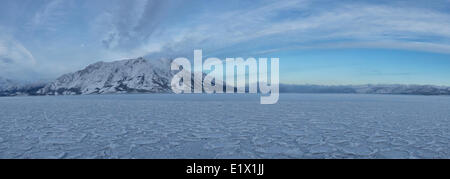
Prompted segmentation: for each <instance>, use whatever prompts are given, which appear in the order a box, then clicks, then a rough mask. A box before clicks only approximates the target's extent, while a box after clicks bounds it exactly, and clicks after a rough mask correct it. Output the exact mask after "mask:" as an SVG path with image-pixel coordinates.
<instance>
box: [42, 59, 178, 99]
mask: <svg viewBox="0 0 450 179" xmlns="http://www.w3.org/2000/svg"><path fill="white" fill-rule="evenodd" d="M171 78H172V73H171V72H170V63H169V60H164V59H162V60H147V59H144V58H142V57H140V58H136V59H126V60H120V61H114V62H97V63H94V64H91V65H88V66H87V67H86V68H84V69H83V70H80V71H77V72H74V73H69V74H65V75H63V76H61V77H59V78H58V79H56V81H54V82H52V83H50V84H48V85H46V86H45V87H44V88H43V89H42V90H40V91H39V93H40V94H43V95H64V94H104V93H134V92H146V93H159V92H170V91H171V90H170V86H169V85H170V79H171Z"/></svg>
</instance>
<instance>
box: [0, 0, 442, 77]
mask: <svg viewBox="0 0 450 179" xmlns="http://www.w3.org/2000/svg"><path fill="white" fill-rule="evenodd" d="M355 48H365V49H396V50H407V51H413V52H426V53H437V54H444V55H450V1H448V0H436V1H432V2H428V1H421V0H413V1H406V0H397V1H388V0H382V1H377V2H376V3H375V2H373V1H368V0H367V1H364V0H361V1H354V0H343V1H332V0H317V1H313V0H281V1H268V0H263V1H239V0H231V1H226V2H225V1H220V2H219V1H206V0H197V1H183V0H171V1H159V0H129V1H128V0H127V1H123V0H82V1H75V0H21V1H15V0H2V6H1V7H0V67H2V69H4V70H2V71H1V72H0V76H5V77H9V78H21V79H29V78H54V77H56V76H58V75H61V74H63V73H67V72H71V71H74V70H78V69H80V68H82V67H84V66H86V65H88V64H90V63H93V62H96V61H100V60H104V61H112V60H119V59H125V58H135V57H140V56H146V57H149V58H161V57H163V58H175V57H179V56H189V55H192V52H193V49H203V51H204V54H206V55H207V56H219V57H227V56H229V57H235V56H260V55H270V54H279V53H280V52H283V51H295V50H310V49H313V50H316V49H355ZM394 60H395V59H394ZM432 60H433V59H430V61H432ZM449 60H450V59H449ZM287 63H288V62H287ZM412 63H413V62H412Z"/></svg>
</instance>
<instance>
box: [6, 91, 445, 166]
mask: <svg viewBox="0 0 450 179" xmlns="http://www.w3.org/2000/svg"><path fill="white" fill-rule="evenodd" d="M0 111H1V116H0V158H450V97H448V96H396V95H342V94H281V96H280V101H279V103H278V104H276V105H261V104H259V97H258V96H256V95H175V94H140V95H91V96H56V97H55V96H53V97H51V96H46V97H4V98H0Z"/></svg>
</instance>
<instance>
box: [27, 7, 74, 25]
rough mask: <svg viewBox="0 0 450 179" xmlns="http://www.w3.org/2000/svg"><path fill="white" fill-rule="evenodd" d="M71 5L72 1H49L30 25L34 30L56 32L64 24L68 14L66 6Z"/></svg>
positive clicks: (35, 15)
mask: <svg viewBox="0 0 450 179" xmlns="http://www.w3.org/2000/svg"><path fill="white" fill-rule="evenodd" d="M69 3H70V0H49V1H47V3H43V6H42V8H40V10H38V11H37V12H36V13H35V14H34V15H33V17H32V18H31V20H30V21H29V23H28V25H29V26H30V27H31V28H32V29H34V30H36V29H45V30H49V31H55V30H56V29H57V27H58V26H59V25H61V24H63V22H64V16H65V15H66V13H67V12H66V11H67V9H66V6H65V5H67V4H69Z"/></svg>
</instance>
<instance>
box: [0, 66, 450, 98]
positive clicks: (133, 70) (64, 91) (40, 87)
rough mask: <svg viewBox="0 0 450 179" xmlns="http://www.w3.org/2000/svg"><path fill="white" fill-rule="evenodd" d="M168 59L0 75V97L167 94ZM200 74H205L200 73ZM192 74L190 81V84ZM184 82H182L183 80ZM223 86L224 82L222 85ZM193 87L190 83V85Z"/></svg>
mask: <svg viewBox="0 0 450 179" xmlns="http://www.w3.org/2000/svg"><path fill="white" fill-rule="evenodd" d="M171 62H172V60H169V59H160V60H146V59H144V58H137V59H128V60H121V61H115V62H97V63H94V64H92V65H89V66H87V67H86V68H85V69H83V70H80V71H77V72H74V73H69V74H65V75H63V76H61V77H59V78H58V79H56V80H54V81H52V82H50V83H49V82H38V83H36V82H33V83H19V82H15V81H13V80H8V79H4V78H0V96H17V95H76V94H105V93H171V92H172V89H171V85H170V82H171V80H172V77H173V75H174V73H176V72H175V71H171V70H170V64H171ZM202 75H203V76H204V75H205V74H202ZM193 79H194V78H193V77H192V80H191V84H193ZM187 82H188V81H185V83H187ZM224 85H226V84H224ZM192 86H194V85H192ZM280 92H281V93H357V94H411V95H450V87H445V86H432V85H341V86H321V85H284V84H280Z"/></svg>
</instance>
